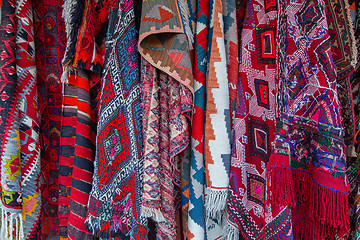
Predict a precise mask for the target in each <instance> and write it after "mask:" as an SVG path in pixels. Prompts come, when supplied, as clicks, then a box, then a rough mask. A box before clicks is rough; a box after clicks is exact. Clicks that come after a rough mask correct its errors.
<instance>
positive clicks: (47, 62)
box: [33, 0, 66, 239]
mask: <svg viewBox="0 0 360 240" xmlns="http://www.w3.org/2000/svg"><path fill="white" fill-rule="evenodd" d="M62 4H63V2H62V1H61V0H60V1H48V0H44V1H38V0H35V1H33V8H34V29H35V49H36V53H35V56H36V66H37V80H38V88H39V93H40V94H39V104H40V110H41V124H40V126H41V127H40V139H41V179H40V183H41V218H40V219H41V225H40V226H41V230H40V231H39V232H41V238H44V239H46V238H48V239H54V238H55V239H58V238H59V218H58V197H59V189H58V173H59V152H60V129H61V106H62V88H61V84H60V78H61V74H62V67H61V60H62V57H63V55H64V51H65V42H66V34H65V25H64V21H63V19H62V17H61V13H62V7H61V6H62ZM40 226H39V227H40Z"/></svg>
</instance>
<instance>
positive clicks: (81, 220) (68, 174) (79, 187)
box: [59, 69, 99, 240]
mask: <svg viewBox="0 0 360 240" xmlns="http://www.w3.org/2000/svg"><path fill="white" fill-rule="evenodd" d="M98 85H99V84H94V83H92V82H91V80H90V78H89V76H88V74H87V72H85V71H83V70H80V69H78V70H77V72H76V74H74V73H71V74H69V75H68V76H67V84H66V85H65V86H64V95H63V108H62V119H61V138H60V159H59V165H60V166H59V195H60V196H59V202H60V203H61V208H60V209H59V214H61V217H62V222H61V226H60V236H61V238H69V239H71V240H72V239H74V240H75V239H84V240H90V239H95V237H94V236H92V235H91V234H90V233H88V232H87V231H86V230H85V219H86V213H87V203H88V201H89V193H90V190H91V182H92V176H93V171H94V163H93V161H94V158H95V136H96V120H95V112H94V109H93V107H94V106H96V101H97V96H96V94H98V92H99V91H98ZM90 86H92V89H90ZM91 90H92V91H91ZM91 93H93V94H91Z"/></svg>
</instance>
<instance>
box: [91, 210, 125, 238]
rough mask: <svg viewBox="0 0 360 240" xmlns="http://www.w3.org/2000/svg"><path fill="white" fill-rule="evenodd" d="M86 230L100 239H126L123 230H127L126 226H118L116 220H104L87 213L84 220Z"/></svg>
mask: <svg viewBox="0 0 360 240" xmlns="http://www.w3.org/2000/svg"><path fill="white" fill-rule="evenodd" d="M85 228H86V230H87V231H88V232H90V233H92V234H93V235H94V236H96V237H99V238H101V239H110V238H111V239H113V238H116V239H128V236H126V233H125V232H124V231H123V230H125V229H126V230H129V228H128V227H127V226H120V224H119V223H118V222H117V221H114V220H112V221H106V220H103V219H100V218H97V217H94V216H92V215H90V214H89V216H88V217H87V219H86V221H85Z"/></svg>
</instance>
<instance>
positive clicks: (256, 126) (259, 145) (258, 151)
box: [248, 117, 270, 161]
mask: <svg viewBox="0 0 360 240" xmlns="http://www.w3.org/2000/svg"><path fill="white" fill-rule="evenodd" d="M248 126H249V153H250V155H252V156H257V157H259V158H261V159H263V160H265V161H268V160H269V157H270V141H269V126H268V125H267V124H266V123H264V122H262V121H260V120H255V119H253V118H251V117H248Z"/></svg>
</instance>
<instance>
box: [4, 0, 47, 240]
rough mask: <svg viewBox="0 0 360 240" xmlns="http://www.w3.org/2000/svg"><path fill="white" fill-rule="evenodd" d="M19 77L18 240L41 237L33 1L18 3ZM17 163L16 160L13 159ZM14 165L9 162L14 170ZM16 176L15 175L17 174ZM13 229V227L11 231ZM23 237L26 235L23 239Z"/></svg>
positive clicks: (17, 64) (17, 60) (17, 50)
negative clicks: (20, 200)
mask: <svg viewBox="0 0 360 240" xmlns="http://www.w3.org/2000/svg"><path fill="white" fill-rule="evenodd" d="M15 14H16V75H17V93H18V99H17V107H18V109H19V137H20V149H19V150H20V162H21V191H22V205H23V206H22V208H23V210H22V218H23V219H22V221H23V224H22V225H20V226H22V227H23V229H19V231H20V232H22V231H23V233H19V235H18V236H16V237H19V238H21V237H23V239H34V238H39V231H38V228H37V227H38V224H39V223H40V206H41V204H40V203H41V192H40V184H39V178H40V139H39V133H40V111H39V102H38V89H37V82H36V65H35V43H34V28H33V13H32V6H31V2H30V1H16V10H15ZM13 160H15V159H13ZM14 163H15V162H14V161H13V162H11V163H10V162H9V164H10V165H13V168H14V167H15V164H14ZM14 174H15V175H16V173H15V172H14ZM9 229H10V230H11V228H9ZM21 234H24V235H23V236H22V235H21Z"/></svg>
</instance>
